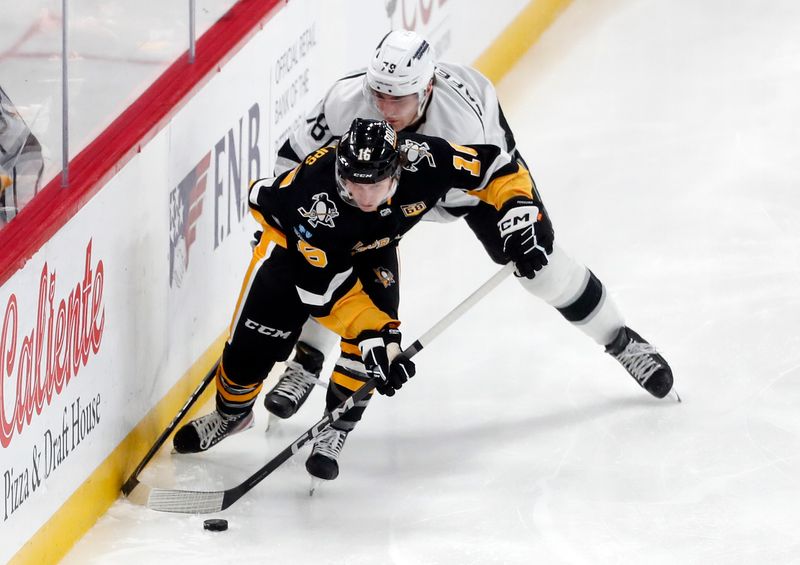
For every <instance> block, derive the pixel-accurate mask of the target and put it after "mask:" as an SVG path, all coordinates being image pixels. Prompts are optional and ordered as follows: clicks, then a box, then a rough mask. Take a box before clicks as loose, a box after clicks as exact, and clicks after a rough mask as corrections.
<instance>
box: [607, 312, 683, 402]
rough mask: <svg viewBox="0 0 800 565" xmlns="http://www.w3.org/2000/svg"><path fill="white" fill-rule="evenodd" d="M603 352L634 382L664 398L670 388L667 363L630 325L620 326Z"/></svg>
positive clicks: (670, 375)
mask: <svg viewBox="0 0 800 565" xmlns="http://www.w3.org/2000/svg"><path fill="white" fill-rule="evenodd" d="M606 353H608V354H610V355H611V356H612V357H614V359H616V360H617V361H619V362H620V363H621V364H622V366H623V367H625V369H626V370H627V371H628V373H630V375H631V376H632V377H633V378H634V379H636V382H638V383H639V384H640V385H641V386H642V388H644V389H645V390H646V391H647V392H649V393H650V394H652V395H653V396H655V397H656V398H664V397H665V396H667V394H669V391H670V390H672V369H670V368H669V364H668V363H667V362H666V360H665V359H664V358H663V357H662V356H661V355H659V354H658V352H657V351H656V348H655V347H653V346H652V345H650V344H649V343H648V342H647V341H646V340H645V339H644V338H642V336H640V335H639V334H637V333H636V332H635V331H633V330H632V329H630V328H628V327H626V326H623V327H622V328H620V330H619V333H617V337H615V338H614V341H612V342H611V343H609V344H608V345H607V346H606ZM679 398H680V397H679Z"/></svg>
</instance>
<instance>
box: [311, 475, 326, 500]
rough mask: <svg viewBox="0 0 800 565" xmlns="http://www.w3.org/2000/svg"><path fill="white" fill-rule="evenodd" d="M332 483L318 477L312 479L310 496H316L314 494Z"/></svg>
mask: <svg viewBox="0 0 800 565" xmlns="http://www.w3.org/2000/svg"><path fill="white" fill-rule="evenodd" d="M328 482H330V481H326V480H325V479H320V478H317V477H311V486H310V487H309V488H308V496H314V493H315V492H316V491H317V489H318V488H319V487H320V486H321V485H322V484H323V483H328Z"/></svg>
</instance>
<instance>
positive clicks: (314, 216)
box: [297, 192, 339, 228]
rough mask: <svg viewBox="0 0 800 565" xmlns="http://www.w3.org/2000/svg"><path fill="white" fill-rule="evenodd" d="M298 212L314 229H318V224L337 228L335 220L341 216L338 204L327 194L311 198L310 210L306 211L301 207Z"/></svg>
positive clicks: (322, 193)
mask: <svg viewBox="0 0 800 565" xmlns="http://www.w3.org/2000/svg"><path fill="white" fill-rule="evenodd" d="M297 211H298V212H300V215H301V216H303V217H304V218H305V219H307V220H308V223H309V224H311V227H312V228H315V227H317V224H320V225H323V226H328V227H329V228H333V227H336V226H335V224H334V223H333V219H334V218H336V217H337V216H338V215H339V211H338V210H337V209H336V204H335V203H334V202H333V201H332V200H331V199H330V197H329V196H328V194H327V193H325V192H320V193H319V194H315V195H314V196H312V197H311V209H310V210H306V209H305V208H303V207H302V206H301V207H300V208H298V209H297Z"/></svg>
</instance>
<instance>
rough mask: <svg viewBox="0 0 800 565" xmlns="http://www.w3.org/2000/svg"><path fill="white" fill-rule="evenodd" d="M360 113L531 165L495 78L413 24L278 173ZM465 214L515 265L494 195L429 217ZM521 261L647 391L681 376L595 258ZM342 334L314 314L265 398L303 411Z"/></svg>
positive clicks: (656, 392)
mask: <svg viewBox="0 0 800 565" xmlns="http://www.w3.org/2000/svg"><path fill="white" fill-rule="evenodd" d="M355 117H363V118H374V119H384V120H386V121H387V122H389V123H390V124H391V125H392V126H393V127H394V128H395V129H396V130H398V131H415V132H418V133H423V134H427V135H435V136H439V137H443V138H445V139H450V140H455V141H457V142H458V143H463V144H468V143H487V144H493V145H497V146H499V147H501V148H502V149H504V150H505V151H507V152H508V153H509V154H511V155H512V156H514V157H515V158H516V159H517V160H518V161H519V162H520V163H521V164H522V165H524V160H523V159H522V157H521V155H520V154H519V151H518V150H517V147H516V143H515V141H514V135H513V133H512V131H511V129H510V127H509V125H508V123H507V122H506V119H505V116H504V115H503V112H502V110H501V108H500V104H499V103H498V100H497V95H496V92H495V89H494V86H493V85H492V84H491V82H490V81H489V80H488V79H487V78H486V77H484V76H483V75H482V74H480V73H479V72H478V71H476V70H474V69H472V68H470V67H466V66H462V65H456V64H449V63H443V62H438V63H437V62H435V61H434V57H433V53H432V49H431V47H430V46H429V44H428V43H427V42H426V41H425V40H424V39H423V38H421V37H420V36H419V35H417V34H415V33H413V32H410V31H404V30H396V31H392V32H391V33H389V34H388V35H386V36H385V37H384V38H383V40H382V41H381V42H380V43H379V44H378V46H377V48H376V50H375V53H374V55H373V57H372V59H371V60H370V62H369V66H368V67H367V68H366V70H363V71H360V72H355V73H353V74H350V75H349V76H345V77H344V78H342V79H340V80H339V81H337V82H336V83H335V84H334V85H333V86H332V87H331V89H330V90H329V91H328V93H327V94H326V95H325V97H324V98H323V99H322V100H321V101H320V102H319V103H318V104H317V105H316V107H315V108H314V110H313V111H312V112H311V114H310V115H309V116H308V118H307V119H306V120H305V124H304V125H302V126H301V127H299V128H298V129H296V130H295V131H293V132H292V133H291V135H290V137H289V138H288V139H287V140H286V142H285V143H284V144H283V145H282V147H281V148H280V150H279V152H278V160H277V167H276V168H277V171H276V173H281V172H283V171H285V170H287V169H290V168H293V167H295V166H296V165H297V164H298V163H299V162H300V161H301V160H302V158H303V157H304V156H305V155H307V154H308V153H311V152H312V151H313V150H315V149H317V148H318V147H320V146H323V145H326V144H328V143H330V142H331V141H332V140H334V139H335V138H336V137H338V136H340V135H341V134H342V133H344V132H345V131H346V130H347V127H348V126H349V124H350V123H351V121H352V120H353V118H355ZM525 168H526V169H527V166H526V167H525ZM534 190H536V187H535V184H534ZM539 196H540V195H539ZM539 200H541V198H539ZM544 213H545V214H546V212H544ZM459 217H463V218H464V219H465V220H466V222H467V224H468V225H469V227H470V228H471V229H472V231H473V232H474V233H475V235H476V236H477V237H478V239H479V240H480V241H481V243H482V244H483V246H484V248H485V249H486V251H487V253H488V254H489V256H490V257H491V258H492V260H493V261H495V262H497V263H500V264H506V263H508V262H509V261H510V260H511V257H509V256H508V255H507V253H506V252H505V250H504V248H503V241H502V240H501V238H500V235H499V234H500V232H498V225H499V222H500V221H501V217H500V211H499V210H497V209H495V208H494V207H493V206H491V205H490V204H487V203H486V202H483V201H481V200H479V199H478V198H476V197H474V196H470V195H467V194H465V193H464V192H463V191H451V192H450V193H448V194H447V195H446V196H445V197H444V198H443V199H442V200H440V202H439V204H438V205H437V207H436V208H435V209H434V210H432V211H430V212H429V213H427V214H426V219H428V220H430V219H436V220H440V221H446V220H453V219H456V218H459ZM516 267H517V269H516V272H515V274H516V275H517V277H518V280H519V281H520V283H521V284H522V286H523V287H524V288H525V289H526V290H527V291H528V292H530V293H531V294H532V295H533V296H536V297H537V298H539V299H542V300H544V301H546V302H547V303H548V304H550V305H551V306H553V307H555V308H556V309H557V310H558V311H559V312H560V313H561V314H562V315H563V316H564V317H565V318H566V319H567V320H568V321H569V322H571V323H572V324H573V325H575V326H576V327H577V328H578V329H580V330H581V331H583V332H584V333H585V334H586V335H587V336H589V337H590V338H591V339H593V340H594V341H596V342H597V343H598V344H599V345H601V346H603V347H604V348H605V350H606V351H607V352H608V353H609V354H611V355H612V356H613V357H615V358H616V359H617V360H618V361H619V362H620V363H621V364H622V365H623V366H624V367H625V369H626V370H627V371H628V372H629V373H630V375H631V376H632V377H633V378H634V379H635V380H636V381H637V382H638V383H639V384H640V385H641V386H642V387H643V388H644V389H645V390H647V391H648V392H649V393H650V394H652V395H653V396H656V397H658V398H663V397H664V396H666V395H667V394H668V393H669V392H670V390H671V389H672V383H673V378H672V372H671V369H670V367H669V365H668V364H667V362H666V361H665V360H664V358H663V357H662V356H661V355H659V354H658V353H657V352H656V350H655V348H654V347H653V346H651V345H650V344H649V343H648V342H647V341H646V340H644V339H643V338H642V337H641V336H639V335H638V334H637V333H636V332H634V331H633V330H631V329H630V328H628V327H627V326H626V325H625V322H624V319H623V317H622V316H621V314H620V312H619V310H618V309H617V307H616V305H615V304H614V302H613V300H612V298H611V296H610V295H609V293H608V292H607V290H606V288H605V286H604V285H603V284H602V283H601V282H600V280H599V279H598V278H597V277H596V276H595V275H594V274H593V273H592V272H591V271H590V270H589V269H588V268H587V267H586V266H584V265H582V264H580V263H578V262H576V261H575V260H574V259H573V258H572V257H571V256H570V255H569V254H567V253H566V252H565V251H564V250H563V249H562V248H561V247H560V246H559V245H558V244H557V243H556V244H555V246H554V248H553V252H552V253H550V254H548V255H545V254H544V253H542V254H541V256H540V257H538V258H537V259H536V260H534V261H525V262H524V264H523V263H520V262H517V264H516ZM337 339H338V337H337V336H336V335H335V334H333V333H331V332H329V331H328V330H326V329H325V328H323V327H322V326H321V325H319V324H318V323H316V322H314V321H313V320H309V321H308V323H307V324H306V325H305V326H304V328H303V332H302V334H301V336H300V340H299V343H298V346H297V348H296V353H295V357H294V359H293V360H292V361H289V362H288V363H287V368H286V371H285V372H284V373H283V375H282V376H281V377H280V379H279V381H278V383H277V384H276V385H275V387H274V388H273V389H272V390H271V391H270V392H269V393H268V394H267V395H266V398H265V405H266V407H267V409H268V410H269V411H270V412H271V413H272V414H275V415H277V416H279V417H281V418H288V417H290V416H291V415H292V414H294V413H295V412H296V411H297V409H298V408H299V407H300V406H301V405H302V403H303V402H304V401H305V400H306V398H307V397H308V395H309V394H310V392H311V390H312V389H313V387H314V383H315V382H316V381H317V379H318V377H319V373H320V370H321V367H322V364H323V360H324V357H325V355H327V353H328V352H329V351H330V350H331V349H332V348H333V347H334V346H335V344H336V341H337ZM346 373H347V371H346V370H345V369H344V367H343V366H342V365H341V364H337V366H336V368H335V369H334V373H333V375H332V377H331V380H332V382H333V383H334V384H336V385H337V386H338V389H339V395H340V398H341V399H344V398H345V397H346V396H347V395H349V394H350V392H351V390H352V386H348V384H349V382H350V380H351V379H347V378H346ZM331 389H333V390H334V391H336V387H331V388H329V392H328V394H329V395H330V394H331Z"/></svg>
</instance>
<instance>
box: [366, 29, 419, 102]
mask: <svg viewBox="0 0 800 565" xmlns="http://www.w3.org/2000/svg"><path fill="white" fill-rule="evenodd" d="M434 69H435V64H434V55H433V48H432V47H431V45H430V43H428V42H427V41H425V39H423V38H422V37H420V36H419V35H418V34H416V33H414V32H413V31H407V30H404V29H397V30H394V31H390V32H389V33H388V34H386V35H385V36H384V38H383V39H382V40H381V42H380V43H378V46H377V47H376V48H375V55H374V56H373V57H372V60H371V61H370V62H369V66H368V67H367V77H366V82H367V86H369V88H371V89H372V90H375V91H377V92H381V93H383V94H388V95H390V96H406V95H408V94H417V95H418V96H419V98H420V104H421V103H422V102H423V100H424V98H425V89H426V88H427V87H428V84H429V83H430V82H431V79H432V78H433V72H434Z"/></svg>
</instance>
